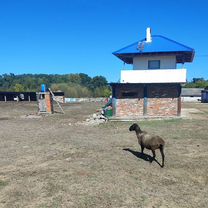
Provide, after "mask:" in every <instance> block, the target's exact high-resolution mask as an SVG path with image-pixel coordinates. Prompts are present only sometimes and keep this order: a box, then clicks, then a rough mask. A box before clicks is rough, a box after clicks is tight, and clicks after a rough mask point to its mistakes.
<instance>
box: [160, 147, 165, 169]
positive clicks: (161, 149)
mask: <svg viewBox="0 0 208 208" xmlns="http://www.w3.org/2000/svg"><path fill="white" fill-rule="evenodd" d="M163 150H164V146H163V145H160V153H161V155H162V165H161V167H162V168H163V167H164V160H165V154H164V151H163Z"/></svg>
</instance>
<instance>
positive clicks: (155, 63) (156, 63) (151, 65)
mask: <svg viewBox="0 0 208 208" xmlns="http://www.w3.org/2000/svg"><path fill="white" fill-rule="evenodd" d="M148 69H160V60H151V61H148Z"/></svg>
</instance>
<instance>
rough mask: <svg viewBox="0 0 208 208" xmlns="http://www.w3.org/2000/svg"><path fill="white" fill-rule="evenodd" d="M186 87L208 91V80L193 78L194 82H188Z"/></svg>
mask: <svg viewBox="0 0 208 208" xmlns="http://www.w3.org/2000/svg"><path fill="white" fill-rule="evenodd" d="M184 87H186V88H205V89H208V80H205V79H204V78H193V79H192V81H191V82H187V83H186V84H185V85H184Z"/></svg>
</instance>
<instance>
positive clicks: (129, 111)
mask: <svg viewBox="0 0 208 208" xmlns="http://www.w3.org/2000/svg"><path fill="white" fill-rule="evenodd" d="M143 101H144V100H143V99H139V100H138V99H118V100H117V103H116V116H118V117H129V116H130V117H138V116H142V115H143V105H144V103H143Z"/></svg>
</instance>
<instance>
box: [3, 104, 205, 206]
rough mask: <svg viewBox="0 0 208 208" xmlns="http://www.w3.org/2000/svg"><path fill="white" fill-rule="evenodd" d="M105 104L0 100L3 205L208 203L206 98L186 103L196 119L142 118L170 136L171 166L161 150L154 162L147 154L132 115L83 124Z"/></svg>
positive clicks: (143, 123)
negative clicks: (43, 111)
mask: <svg viewBox="0 0 208 208" xmlns="http://www.w3.org/2000/svg"><path fill="white" fill-rule="evenodd" d="M101 106H103V103H78V104H64V105H63V109H64V111H65V114H61V113H55V114H53V115H47V116H41V117H36V115H37V114H36V113H37V109H38V106H37V103H33V102H31V103H26V102H21V103H14V102H8V103H4V102H3V103H0V113H1V118H8V119H2V120H1V119H0V123H1V125H0V207H3V208H13V207H21V208H22V207H30V208H33V207H34V208H36V207H39V208H40V207H51V208H55V207H70V208H97V207H105V208H107V207H108V208H110V207H113V208H120V207H122V208H135V207H138V208H159V207H160V208H168V207H169V208H174V207H177V208H178V207H180V208H195V207H200V208H201V207H202V208H203V207H207V204H208V198H207V193H208V176H207V173H208V166H207V161H208V134H207V121H208V117H207V111H208V110H207V105H203V104H202V105H199V104H190V103H189V104H183V109H189V110H185V111H184V112H186V113H187V112H188V113H187V115H189V116H190V117H191V119H183V118H182V119H172V120H165V121H164V120H154V121H148V120H145V121H138V123H139V124H140V127H141V128H142V129H143V130H146V131H148V132H150V133H152V134H157V135H160V136H161V137H162V138H164V140H165V142H166V145H165V167H164V168H161V167H160V166H159V164H158V163H161V155H160V152H159V151H156V159H157V162H155V161H153V162H152V163H150V162H149V160H148V158H151V156H152V153H151V151H149V150H146V149H145V151H144V152H145V155H142V154H141V152H140V147H139V146H138V144H137V139H136V136H135V134H134V133H132V132H129V130H128V128H129V126H130V125H131V124H132V122H103V123H101V124H100V125H83V123H85V122H88V120H87V119H93V120H94V118H93V116H92V115H93V114H94V113H95V112H97V110H98V109H100V107H101ZM55 108H56V106H55ZM195 109H197V110H195ZM56 111H57V112H59V109H58V108H56ZM11 118H12V119H11ZM134 122H135V121H134Z"/></svg>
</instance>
